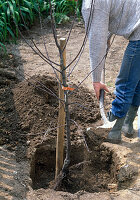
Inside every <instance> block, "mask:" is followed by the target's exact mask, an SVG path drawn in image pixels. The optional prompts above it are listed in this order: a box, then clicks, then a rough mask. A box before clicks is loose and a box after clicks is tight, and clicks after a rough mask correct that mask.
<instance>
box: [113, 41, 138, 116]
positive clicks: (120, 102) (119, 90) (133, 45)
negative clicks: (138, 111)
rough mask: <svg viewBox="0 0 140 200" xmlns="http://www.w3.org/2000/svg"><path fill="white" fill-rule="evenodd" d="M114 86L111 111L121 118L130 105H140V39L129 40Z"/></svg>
mask: <svg viewBox="0 0 140 200" xmlns="http://www.w3.org/2000/svg"><path fill="white" fill-rule="evenodd" d="M115 86H116V91H115V95H116V98H115V100H114V101H113V102H112V108H111V111H112V113H113V114H114V115H115V116H117V117H119V118H122V117H124V116H125V115H126V113H127V111H128V109H129V107H130V105H133V106H139V105H140V40H138V41H129V44H128V46H127V48H126V50H125V53H124V57H123V61H122V65H121V69H120V72H119V75H118V77H117V79H116V84H115Z"/></svg>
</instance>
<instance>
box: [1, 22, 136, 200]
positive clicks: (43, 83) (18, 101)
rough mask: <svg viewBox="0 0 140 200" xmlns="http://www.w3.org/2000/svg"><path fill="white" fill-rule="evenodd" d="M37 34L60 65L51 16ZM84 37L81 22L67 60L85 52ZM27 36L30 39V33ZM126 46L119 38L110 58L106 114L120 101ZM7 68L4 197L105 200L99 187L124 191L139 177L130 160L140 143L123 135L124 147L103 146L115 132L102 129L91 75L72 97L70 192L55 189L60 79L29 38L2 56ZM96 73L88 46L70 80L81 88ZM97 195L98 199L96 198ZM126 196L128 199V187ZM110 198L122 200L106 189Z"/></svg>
mask: <svg viewBox="0 0 140 200" xmlns="http://www.w3.org/2000/svg"><path fill="white" fill-rule="evenodd" d="M68 30H69V25H66V26H64V27H58V37H62V36H63V37H64V36H66V35H67V33H68ZM31 37H33V38H34V40H35V42H36V43H37V45H38V46H39V48H40V49H41V50H42V51H43V52H45V50H44V46H43V43H42V37H45V40H46V43H47V44H48V51H49V53H50V58H51V59H54V60H55V62H59V56H58V51H57V49H56V48H55V45H54V40H53V37H52V32H51V30H50V27H49V25H48V24H47V23H46V22H45V21H44V29H43V31H42V32H41V33H40V28H39V26H38V25H36V26H34V27H32V33H31ZM83 38H84V26H83V23H81V22H80V23H76V25H75V27H74V29H73V31H72V35H71V39H70V41H69V43H68V44H69V45H68V48H67V63H70V61H71V60H72V59H73V58H74V56H75V55H76V54H77V53H78V50H79V48H80V46H81V44H82V41H83ZM27 40H28V41H29V36H27ZM120 44H121V46H122V47H123V48H122V49H120ZM126 44H127V41H125V40H124V39H122V38H120V37H118V38H116V39H115V42H114V44H113V45H112V49H111V51H110V53H109V55H108V59H107V61H106V84H107V85H108V87H109V88H110V93H108V94H107V95H106V100H105V110H106V111H107V110H108V109H109V108H110V107H111V105H110V104H111V101H112V100H113V99H114V95H113V89H114V82H115V77H116V74H117V73H118V70H119V66H120V63H121V58H122V54H123V51H124V48H125V46H126ZM54 55H55V56H54ZM118 57H119V60H118ZM0 69H3V70H6V72H5V71H4V75H1V76H0V83H1V84H0V134H1V138H0V145H1V149H0V152H1V154H0V158H1V161H0V162H1V163H2V168H0V171H1V172H2V185H1V188H2V192H1V194H0V198H2V199H5V198H6V199H8V200H10V199H12V198H13V199H14V200H16V199H18V200H19V199H25V198H27V199H29V200H30V199H34V200H35V199H37V200H38V199H45V200H49V199H55V200H56V199H57V200H60V199H80V200H82V199H95V198H96V197H97V198H98V199H100V197H98V195H97V194H96V193H95V192H105V191H107V192H108V191H109V190H110V189H109V187H108V186H109V184H116V186H117V188H118V189H121V188H128V187H129V186H130V185H131V181H132V182H134V181H135V180H136V177H137V176H138V171H139V168H138V164H139V162H137V161H136V160H137V157H136V158H134V159H133V162H132V160H131V157H132V156H133V155H138V152H139V150H138V149H139V146H138V145H137V143H136V145H135V141H133V139H132V140H127V139H124V138H123V140H124V141H125V143H123V144H122V145H120V146H118V145H112V144H108V143H104V140H105V138H106V136H107V134H108V131H109V130H106V131H104V130H100V129H99V130H98V129H96V128H97V126H98V125H101V124H102V121H101V116H100V112H99V105H98V102H97V100H96V97H95V95H94V93H93V90H92V82H91V77H89V78H87V79H86V80H85V81H84V82H83V85H82V86H81V85H80V86H79V89H78V90H75V91H74V93H73V95H71V96H70V117H71V144H72V146H71V164H70V168H69V175H68V176H67V179H64V181H63V182H62V184H61V185H60V187H59V188H58V190H60V191H63V192H65V193H63V192H60V193H59V192H58V193H57V192H55V191H54V190H53V189H52V188H53V186H54V175H55V145H56V134H57V126H58V124H57V120H58V119H57V118H58V99H56V97H55V95H58V83H57V81H56V78H55V74H54V72H53V70H52V69H51V68H50V67H49V66H47V65H46V63H44V62H43V61H42V60H41V59H39V58H38V57H37V55H36V54H35V53H33V52H32V51H31V49H30V48H29V47H28V46H27V45H26V44H25V43H24V41H23V40H22V39H20V40H19V44H18V45H10V46H9V49H8V55H7V56H3V55H1V61H0ZM71 69H72V67H71ZM7 70H8V72H9V73H10V75H9V74H8V72H7ZM89 71H90V68H89V57H88V47H87V46H86V47H85V51H84V53H83V55H82V57H81V59H80V61H79V63H78V66H77V67H76V68H75V70H74V72H73V73H72V75H71V77H70V78H69V80H68V81H69V85H70V86H72V87H74V88H76V87H77V85H78V84H79V83H80V82H81V81H82V80H83V79H84V77H85V76H86V75H87V73H88V72H89ZM7 74H8V75H7ZM11 74H12V75H11ZM47 88H48V89H49V90H48V89H47ZM50 90H51V91H53V94H54V95H53V96H52V95H50V92H49V93H48V91H50ZM131 142H132V144H131ZM65 143H66V138H65ZM133 143H134V145H133ZM65 145H66V144H65ZM65 148H66V146H65ZM122 149H123V150H122ZM131 150H132V151H133V153H132V152H131ZM123 153H124V154H123ZM122 155H123V156H122ZM126 155H127V156H126ZM64 157H65V155H64ZM121 159H122V160H123V161H122V160H121ZM128 160H129V163H127V162H128ZM130 160H131V161H130ZM134 163H135V166H134V165H133V164H134ZM136 163H137V164H136ZM127 165H128V166H127ZM9 166H11V171H10V168H9ZM3 174H6V176H5V175H3ZM10 176H11V178H10ZM13 183H14V186H13ZM135 184H136V181H135ZM7 187H8V188H7ZM27 192H28V193H27ZM86 192H87V193H86ZM26 193H27V194H26ZM93 193H95V196H96V197H95V196H94V197H93V196H92V195H93ZM51 195H53V197H52V196H51ZM75 195H76V196H75ZM86 195H87V196H86ZM88 195H89V196H88ZM99 195H100V193H99ZM118 195H119V194H118ZM123 195H124V196H125V192H124V193H123ZM130 196H131V195H130ZM103 198H104V199H111V198H114V199H115V198H116V199H117V197H114V196H112V197H111V196H110V194H109V193H103V194H102V196H101V199H103ZM119 199H121V198H119ZM131 199H132V198H131Z"/></svg>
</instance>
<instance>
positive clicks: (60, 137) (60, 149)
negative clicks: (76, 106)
mask: <svg viewBox="0 0 140 200" xmlns="http://www.w3.org/2000/svg"><path fill="white" fill-rule="evenodd" d="M65 44H66V39H65V38H60V48H61V50H63V48H64V46H65ZM63 66H64V67H65V66H66V49H65V50H64V51H63ZM60 70H61V71H62V70H63V69H62V66H61V68H60ZM65 73H66V72H65ZM59 78H60V80H61V83H62V75H61V74H60V76H59ZM59 98H60V99H64V90H62V88H61V85H60V84H59ZM64 132H65V107H64V103H62V102H61V101H59V113H58V129H57V143H56V171H55V179H56V178H57V176H58V175H59V173H60V171H61V170H62V167H63V160H64V158H63V154H64Z"/></svg>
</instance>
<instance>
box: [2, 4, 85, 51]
mask: <svg viewBox="0 0 140 200" xmlns="http://www.w3.org/2000/svg"><path fill="white" fill-rule="evenodd" d="M81 1H82V0H80V2H81ZM51 2H52V5H53V14H54V17H55V20H56V23H57V24H61V23H65V22H67V21H68V20H69V16H70V15H74V13H75V9H76V2H75V1H74V0H51ZM80 7H81V3H80V4H79V6H78V8H77V10H76V12H77V15H78V16H79V15H80ZM39 13H41V14H42V15H43V16H44V15H45V16H49V13H50V4H49V0H7V1H5V0H0V50H1V49H3V48H5V46H4V44H5V42H9V39H10V40H11V41H14V42H16V38H17V37H18V35H19V29H20V30H22V29H23V28H25V26H26V27H29V26H30V25H31V24H33V22H34V20H35V18H36V17H37V16H38V15H39Z"/></svg>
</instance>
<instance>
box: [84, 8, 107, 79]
mask: <svg viewBox="0 0 140 200" xmlns="http://www.w3.org/2000/svg"><path fill="white" fill-rule="evenodd" d="M82 15H83V18H84V22H85V28H86V29H87V26H88V20H89V15H90V9H85V10H82ZM108 24H109V14H108V13H107V12H104V11H102V10H101V9H94V13H93V18H92V21H91V24H90V30H89V33H88V38H89V54H90V66H91V70H92V78H93V82H100V81H101V72H102V69H103V67H104V64H105V56H106V49H107V40H108Z"/></svg>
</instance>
